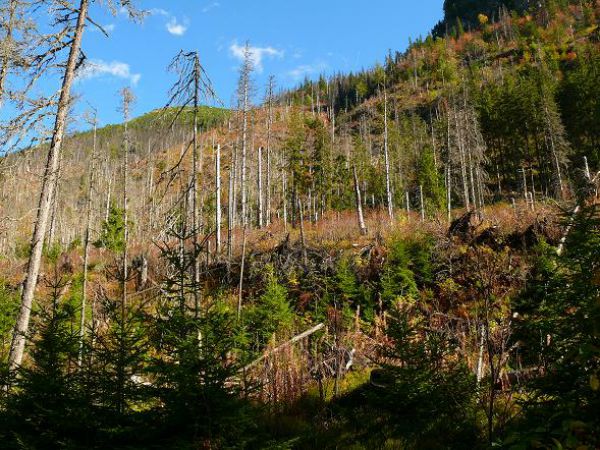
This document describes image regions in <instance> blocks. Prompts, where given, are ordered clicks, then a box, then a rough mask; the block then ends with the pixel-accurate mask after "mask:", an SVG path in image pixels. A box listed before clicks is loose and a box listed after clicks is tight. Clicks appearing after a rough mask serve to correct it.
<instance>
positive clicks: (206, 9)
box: [202, 2, 221, 14]
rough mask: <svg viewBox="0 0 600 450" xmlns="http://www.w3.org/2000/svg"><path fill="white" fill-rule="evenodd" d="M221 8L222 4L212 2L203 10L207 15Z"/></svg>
mask: <svg viewBox="0 0 600 450" xmlns="http://www.w3.org/2000/svg"><path fill="white" fill-rule="evenodd" d="M219 6H221V3H219V2H211V3H209V4H208V5H206V6H205V7H204V8H202V12H203V13H205V14H206V13H207V12H209V11H210V10H211V9H215V8H218V7H219Z"/></svg>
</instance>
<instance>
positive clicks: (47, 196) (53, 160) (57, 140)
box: [9, 0, 89, 370]
mask: <svg viewBox="0 0 600 450" xmlns="http://www.w3.org/2000/svg"><path fill="white" fill-rule="evenodd" d="M88 6H89V0H81V2H80V5H79V11H78V17H77V24H76V26H75V32H74V35H73V40H72V42H71V48H70V49H69V57H68V60H67V65H66V67H65V72H64V77H63V82H62V87H61V91H60V99H59V101H58V109H57V111H56V120H55V122H54V131H53V133H52V142H51V144H50V150H49V151H48V160H47V162H46V169H45V171H44V178H43V180H42V189H41V191H40V200H39V205H38V213H37V221H36V223H35V228H34V231H33V238H32V240H31V254H30V256H29V262H28V268H27V278H26V280H25V288H24V289H23V295H22V296H21V307H20V309H19V313H18V315H17V322H16V325H15V330H14V334H13V340H12V343H11V348H10V355H9V366H10V368H11V370H14V369H16V368H17V367H18V366H20V365H21V362H22V360H23V353H24V351H25V338H26V336H25V335H26V334H27V331H28V329H29V318H30V315H31V306H32V303H33V296H34V293H35V288H36V286H37V282H38V275H39V272H40V266H41V262H42V250H43V246H44V236H45V234H46V227H47V224H48V215H49V212H50V205H51V204H52V186H53V185H54V182H55V179H56V177H57V176H58V173H57V171H58V162H59V160H60V152H61V148H62V143H63V137H64V133H65V125H66V119H67V113H68V111H69V106H70V103H71V87H72V84H73V80H74V78H75V69H76V68H77V61H78V60H79V51H80V49H81V40H82V37H83V32H84V29H85V22H86V19H87V14H88Z"/></svg>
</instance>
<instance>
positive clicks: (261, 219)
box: [257, 147, 265, 228]
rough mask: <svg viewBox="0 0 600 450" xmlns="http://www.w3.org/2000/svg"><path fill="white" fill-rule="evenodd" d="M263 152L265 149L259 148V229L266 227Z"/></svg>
mask: <svg viewBox="0 0 600 450" xmlns="http://www.w3.org/2000/svg"><path fill="white" fill-rule="evenodd" d="M262 152H263V148H262V147H258V167H257V171H258V173H257V178H258V180H257V181H258V186H257V188H258V228H262V227H263V225H264V213H265V212H264V204H263V175H262Z"/></svg>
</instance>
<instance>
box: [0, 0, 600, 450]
mask: <svg viewBox="0 0 600 450" xmlns="http://www.w3.org/2000/svg"><path fill="white" fill-rule="evenodd" d="M444 11H445V17H444V18H443V19H442V21H441V22H440V24H438V25H437V26H436V27H435V29H434V30H433V31H432V33H430V34H429V35H428V36H427V38H425V39H421V38H419V39H417V40H416V41H415V42H414V43H412V44H411V45H410V46H409V48H408V49H407V50H406V51H405V52H402V53H401V52H397V53H395V54H392V53H390V54H389V55H388V57H387V58H386V60H385V61H384V63H383V64H382V65H377V66H376V67H373V68H371V69H368V70H365V71H362V72H360V73H353V74H338V75H335V76H332V77H330V78H326V77H324V76H323V77H320V78H319V79H318V80H308V79H307V80H305V81H304V82H303V83H301V85H300V86H298V87H297V88H295V89H292V90H280V91H277V90H276V89H275V87H274V83H273V82H272V83H270V85H269V86H267V88H266V92H267V95H266V96H265V98H264V99H261V102H260V104H258V105H254V104H253V102H252V96H251V95H250V94H249V93H250V92H251V91H252V90H253V89H252V88H253V86H252V76H251V74H252V69H253V68H252V64H251V61H250V57H249V56H247V60H246V63H245V64H244V65H243V66H242V69H241V73H240V86H239V102H238V105H237V107H236V108H234V109H231V110H228V109H222V108H213V107H206V106H201V107H197V108H194V107H193V106H190V105H191V104H193V101H194V100H196V101H197V100H198V98H197V97H196V98H194V92H193V91H190V89H189V86H190V83H191V81H194V76H195V75H196V76H199V74H200V73H201V72H200V70H199V69H198V66H197V65H196V66H194V63H195V62H197V60H194V59H193V58H194V56H193V54H180V55H179V56H178V58H189V59H184V60H183V61H185V64H188V63H189V62H190V61H191V63H190V65H189V67H192V70H190V71H189V73H188V72H185V70H183V71H182V74H181V80H180V81H179V83H178V84H177V85H175V87H173V88H172V89H171V91H170V92H174V91H175V92H176V93H177V95H174V96H173V98H174V99H175V101H174V102H172V103H173V104H169V105H168V107H166V108H165V109H163V110H158V111H153V112H151V113H148V114H146V115H144V116H142V117H139V118H137V119H133V120H130V118H129V117H128V116H127V113H126V111H127V108H124V111H125V117H124V119H125V122H124V123H123V124H120V125H111V126H106V127H103V128H97V129H95V130H94V129H92V130H89V131H85V132H80V133H75V134H71V135H68V136H67V137H66V140H65V144H64V146H63V148H62V153H61V159H60V166H59V176H58V177H57V178H56V181H55V184H54V187H53V194H52V196H51V200H52V201H51V207H50V215H49V220H48V229H47V232H46V233H45V238H44V245H43V252H42V266H41V271H40V273H39V276H37V281H36V285H37V286H36V290H35V301H34V303H33V306H32V318H31V324H30V325H29V326H28V327H27V330H26V332H24V333H23V336H24V337H25V339H26V342H27V345H26V352H25V356H24V358H23V361H22V364H17V365H16V366H15V365H14V364H13V361H14V360H13V357H12V355H13V354H14V342H15V338H14V335H15V332H14V329H15V327H14V325H15V323H19V318H20V317H21V316H22V314H23V313H22V310H23V308H21V310H20V309H19V305H20V304H21V302H22V299H23V298H24V295H23V294H22V292H23V286H24V285H26V283H24V274H25V273H26V270H27V267H28V264H29V267H30V265H31V261H32V254H34V253H33V252H32V249H34V248H35V245H31V244H30V238H31V235H32V232H33V231H34V223H35V217H36V214H37V210H36V209H35V208H34V205H37V204H38V199H39V193H40V190H41V189H42V188H41V186H42V183H43V180H42V179H41V177H40V176H39V174H41V173H43V171H44V167H45V164H46V155H47V151H48V147H49V146H51V144H50V143H47V144H43V145H39V146H36V147H32V148H29V149H26V150H22V151H18V152H13V153H11V154H10V155H8V156H6V157H4V158H3V159H2V160H0V199H1V201H0V381H1V383H2V384H3V388H2V389H1V390H0V442H2V444H1V445H0V446H2V447H3V448H7V449H13V448H14V449H17V448H32V449H37V448H67V449H84V448H85V449H89V448H99V449H100V448H119V449H120V448H122V449H133V448H144V449H150V448H157V449H158V448H177V449H179V448H181V449H187V448H189V449H195V448H264V449H276V448H277V449H310V448H318V449H329V448H331V449H338V448H353V449H354V448H356V449H363V448H364V449H373V448H390V449H391V448H393V449H396V448H398V449H404V448H423V449H425V448H475V449H477V448H491V447H500V448H511V449H527V448H548V449H554V448H556V449H563V448H569V449H578V450H582V449H590V450H591V449H594V448H598V447H599V446H600V251H598V250H599V248H600V214H599V209H598V189H599V187H600V172H598V170H600V128H599V127H600V103H599V102H600V34H599V33H600V31H599V29H598V26H599V20H600V3H598V2H597V1H572V2H569V1H554V0H552V1H551V0H546V1H543V2H526V1H523V2H520V1H519V2H508V1H506V2H505V1H487V0H470V1H459V0H455V1H451V0H447V1H446V2H445V6H444ZM196 56H197V55H196ZM176 61H181V60H176ZM185 64H182V67H188V66H186V65H185ZM198 64H199V63H198ZM206 69H207V70H208V71H210V68H206ZM202 73H203V72H202ZM190 80H191V81H190ZM195 81H196V85H198V84H199V83H198V81H199V80H198V79H196V80H195ZM182 86H184V88H182ZM167 89H168V87H165V90H167ZM196 94H197V91H196ZM127 95H128V94H127V92H124V93H123V98H124V105H125V106H128V103H127ZM34 244H35V243H34Z"/></svg>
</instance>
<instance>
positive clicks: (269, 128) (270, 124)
mask: <svg viewBox="0 0 600 450" xmlns="http://www.w3.org/2000/svg"><path fill="white" fill-rule="evenodd" d="M274 84H275V79H274V77H272V76H271V77H270V78H269V88H268V94H267V95H268V99H269V111H268V116H267V198H266V205H267V211H266V212H267V217H266V219H267V225H270V224H271V190H272V187H271V134H272V129H273V89H274Z"/></svg>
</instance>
